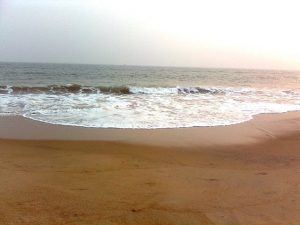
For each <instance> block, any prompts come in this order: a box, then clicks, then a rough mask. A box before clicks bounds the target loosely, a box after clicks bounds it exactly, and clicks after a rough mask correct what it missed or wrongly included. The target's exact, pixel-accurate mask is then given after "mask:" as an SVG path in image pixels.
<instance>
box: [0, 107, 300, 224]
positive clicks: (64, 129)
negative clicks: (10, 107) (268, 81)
mask: <svg viewBox="0 0 300 225" xmlns="http://www.w3.org/2000/svg"><path fill="white" fill-rule="evenodd" d="M0 138H1V139H0V183H1V185H0V199H1V201H0V224H1V225H2V224H3V225H62V224H72V225H73V224H74V225H125V224H126V225H171V224H172V225H173V224H174V225H177V224H178V225H179V224H180V225H183V224H184V225H194V224H195V225H196V224H197V225H206V224H220V225H221V224H222V225H235V224H243V225H270V224H272V225H277V224H278V225H279V224H282V225H287V224H288V225H299V224H300V213H299V212H300V113H299V112H290V113H282V114H270V115H268V114H266V115H258V116H256V117H255V118H254V119H253V120H251V121H248V122H245V123H241V124H236V125H231V126H222V127H212V128H184V129H158V130H128V129H97V128H81V127H70V126H60V125H51V124H46V123H42V122H37V121H32V120H30V119H25V118H22V117H13V116H3V117H1V118H0Z"/></svg>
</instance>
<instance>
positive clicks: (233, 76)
mask: <svg viewBox="0 0 300 225" xmlns="http://www.w3.org/2000/svg"><path fill="white" fill-rule="evenodd" d="M294 110H300V72H299V71H278V70H249V69H222V68H219V69H218V68H183V67H180V68H179V67H148V66H127V65H120V66H116V65H74V64H33V63H0V115H21V116H24V117H27V118H31V119H34V120H39V121H44V122H47V123H53V124H64V125H73V126H83V127H110V128H144V129H152V128H177V127H199V126H219V125H230V124H235V123H240V122H243V121H247V120H249V119H251V118H252V117H253V115H256V114H260V113H279V112H287V111H294Z"/></svg>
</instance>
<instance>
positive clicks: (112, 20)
mask: <svg viewBox="0 0 300 225" xmlns="http://www.w3.org/2000/svg"><path fill="white" fill-rule="evenodd" d="M299 11H300V1H299V0H294V1H293V0H249V1H246V0H183V1H176V0H151V1H149V0H147V1H146V0H107V1H105V0H103V1H101V0H99V1H97V0H0V61H26V62H67V63H93V64H133V65H166V66H197V67H242V68H278V69H280V68H283V69H300V29H299V27H300V13H299Z"/></svg>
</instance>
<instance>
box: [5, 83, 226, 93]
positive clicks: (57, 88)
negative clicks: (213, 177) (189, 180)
mask: <svg viewBox="0 0 300 225" xmlns="http://www.w3.org/2000/svg"><path fill="white" fill-rule="evenodd" d="M68 93H73V94H76V93H82V94H97V93H103V94H121V95H122V94H224V93H225V90H221V89H215V88H202V87H127V86H111V87H109V86H95V87H91V86H82V85H79V84H67V85H49V86H45V87H42V86H41V87H26V86H0V94H68Z"/></svg>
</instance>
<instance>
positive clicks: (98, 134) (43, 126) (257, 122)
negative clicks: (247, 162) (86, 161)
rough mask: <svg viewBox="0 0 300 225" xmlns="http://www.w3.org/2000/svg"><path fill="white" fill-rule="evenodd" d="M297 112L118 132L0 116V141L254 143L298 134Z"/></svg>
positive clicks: (299, 117) (299, 115)
mask: <svg viewBox="0 0 300 225" xmlns="http://www.w3.org/2000/svg"><path fill="white" fill-rule="evenodd" d="M299 121H300V112H299V111H293V112H285V113H273V114H259V115H256V116H254V117H253V119H251V120H248V121H246V122H242V123H238V124H233V125H226V126H215V127H191V128H160V129H118V128H93V127H79V126H69V125H58V124H50V123H46V122H41V121H36V120H32V119H30V118H26V117H22V116H10V115H9V116H1V117H0V125H1V127H0V139H15V140H18V139H19V140H85V141H113V142H122V143H131V144H141V145H150V146H151V145H153V146H165V147H176V146H177V147H189V146H191V147H195V146H212V145H238V144H249V143H256V142H257V141H262V140H268V139H272V138H276V137H278V136H283V135H286V134H290V133H293V132H296V131H300V123H299Z"/></svg>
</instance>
